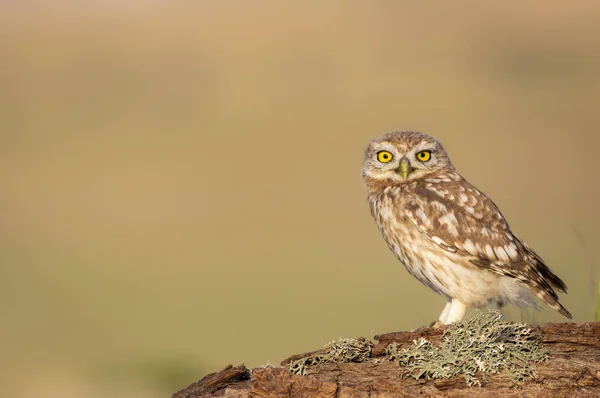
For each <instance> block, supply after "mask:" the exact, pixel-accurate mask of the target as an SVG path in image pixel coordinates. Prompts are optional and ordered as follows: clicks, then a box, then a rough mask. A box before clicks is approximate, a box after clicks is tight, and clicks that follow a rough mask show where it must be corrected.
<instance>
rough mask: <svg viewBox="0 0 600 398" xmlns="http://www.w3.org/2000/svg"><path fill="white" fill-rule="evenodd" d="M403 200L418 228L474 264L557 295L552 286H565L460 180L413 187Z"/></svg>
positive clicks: (563, 288) (483, 198)
mask: <svg viewBox="0 0 600 398" xmlns="http://www.w3.org/2000/svg"><path fill="white" fill-rule="evenodd" d="M415 191H416V192H415V193H416V194H417V195H416V198H415V199H414V200H412V201H410V202H408V203H405V204H404V206H405V210H406V214H407V215H408V218H409V219H410V221H411V222H412V223H413V224H414V225H415V226H416V227H417V229H418V230H419V231H420V232H421V233H423V234H424V235H426V236H427V238H428V239H429V240H431V241H432V242H434V243H435V244H436V245H438V246H439V247H441V248H442V249H444V250H446V251H449V252H453V253H458V254H460V255H461V256H463V257H465V258H467V259H468V261H470V262H471V263H472V264H474V265H477V266H479V267H483V268H486V269H488V270H490V271H492V272H495V273H497V274H500V275H505V276H509V277H512V278H516V279H518V280H519V281H521V282H523V283H525V284H527V285H529V286H532V287H536V288H538V289H542V290H544V291H547V292H548V293H549V294H550V295H551V296H552V297H553V298H554V299H556V298H557V296H556V293H555V292H554V290H553V289H552V288H556V289H558V290H560V291H563V292H566V289H567V288H566V285H565V284H564V283H563V281H562V280H561V279H560V278H559V277H558V276H556V275H555V274H554V273H553V272H552V271H551V270H550V269H549V268H548V267H547V266H546V265H545V264H544V262H543V261H542V259H541V258H540V257H539V256H538V255H537V254H536V253H535V252H534V251H533V250H531V248H529V246H527V244H525V243H524V242H522V241H521V240H520V239H519V238H518V237H517V236H515V234H514V233H513V232H512V231H511V230H510V227H509V225H508V223H507V222H506V220H505V219H504V216H503V215H502V213H501V212H500V210H499V209H498V208H497V207H496V205H495V204H494V203H493V202H492V201H491V200H490V199H489V198H488V197H487V196H485V194H483V193H482V192H480V191H479V190H478V189H477V188H475V187H474V186H472V185H471V184H469V183H468V182H466V181H465V180H462V181H460V182H456V183H454V184H443V186H440V185H434V184H427V185H424V186H421V187H417V188H416V190H415Z"/></svg>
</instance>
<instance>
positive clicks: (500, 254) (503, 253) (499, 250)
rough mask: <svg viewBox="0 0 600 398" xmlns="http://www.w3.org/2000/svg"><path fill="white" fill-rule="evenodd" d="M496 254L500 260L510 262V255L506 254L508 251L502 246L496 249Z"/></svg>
mask: <svg viewBox="0 0 600 398" xmlns="http://www.w3.org/2000/svg"><path fill="white" fill-rule="evenodd" d="M494 252H496V257H498V260H500V261H505V262H508V260H509V259H508V254H506V251H505V250H504V248H503V247H502V246H498V247H496V248H494Z"/></svg>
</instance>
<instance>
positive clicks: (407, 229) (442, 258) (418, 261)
mask: <svg viewBox="0 0 600 398" xmlns="http://www.w3.org/2000/svg"><path fill="white" fill-rule="evenodd" d="M371 199H372V200H371ZM407 202H408V201H407V200H405V198H402V197H400V196H396V197H394V196H390V195H381V196H379V197H376V198H370V203H371V212H372V214H373V217H374V218H375V222H376V224H377V227H378V228H379V231H380V232H381V234H382V235H383V238H384V240H385V241H386V243H387V245H388V247H389V248H390V250H391V251H392V252H393V253H394V255H395V256H396V257H397V258H398V260H400V262H401V263H402V264H403V265H404V266H405V267H406V270H407V271H408V272H409V273H410V274H411V275H412V276H414V277H415V278H416V279H418V280H419V281H420V282H421V283H423V284H424V285H426V286H428V287H430V288H431V289H433V290H434V291H436V292H437V293H439V294H442V295H444V296H446V297H462V296H464V297H462V298H463V299H464V300H465V302H476V301H477V300H478V299H477V297H488V296H490V295H492V294H494V292H487V289H488V288H487V287H486V286H491V282H493V279H494V278H496V276H493V275H492V273H489V272H482V271H481V270H479V269H478V268H477V267H476V266H474V265H473V264H470V263H469V262H468V261H467V260H466V259H465V258H463V257H462V256H461V255H459V254H457V253H453V252H450V251H447V250H444V249H442V248H441V247H440V246H439V245H437V244H435V243H434V242H432V241H431V240H430V239H429V238H428V237H427V236H426V235H425V234H423V233H422V232H421V231H419V229H418V228H417V226H416V225H415V224H414V223H413V222H412V221H411V220H410V218H409V211H408V209H407V208H406V207H405V204H406V203H407ZM467 281H479V282H480V283H477V284H475V285H476V286H478V287H477V289H484V290H486V291H485V292H476V293H477V294H476V295H475V297H476V298H473V297H471V293H475V291H473V290H472V289H470V288H469V289H465V286H466V283H467ZM465 294H466V295H468V296H465Z"/></svg>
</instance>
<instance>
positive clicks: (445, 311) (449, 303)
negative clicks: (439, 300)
mask: <svg viewBox="0 0 600 398" xmlns="http://www.w3.org/2000/svg"><path fill="white" fill-rule="evenodd" d="M451 306H452V299H448V300H447V301H446V306H445V307H444V309H443V310H442V313H441V314H440V317H439V318H438V320H437V321H433V322H431V324H430V325H429V327H430V328H437V327H440V326H442V325H445V324H446V318H447V317H448V312H450V307H451Z"/></svg>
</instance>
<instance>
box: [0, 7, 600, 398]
mask: <svg viewBox="0 0 600 398" xmlns="http://www.w3.org/2000/svg"><path fill="white" fill-rule="evenodd" d="M0 51H1V52H0V54H1V60H0V68H1V69H0V179H1V187H2V191H1V192H2V193H1V196H0V220H1V221H0V234H1V237H0V256H1V257H0V258H1V260H2V261H1V262H0V316H1V321H0V322H1V323H0V353H1V354H0V386H1V387H0V388H1V389H2V391H0V395H2V396H17V397H33V396H35V397H36V398H47V397H104V396H110V397H120V396H127V397H137V396H139V397H160V396H169V394H170V393H172V392H174V391H175V390H177V389H179V388H183V387H185V386H187V384H189V383H190V382H192V381H195V380H197V379H199V378H200V377H202V376H203V375H204V374H206V373H208V372H212V371H216V370H219V369H220V368H221V367H222V366H224V365H226V364H228V363H233V364H240V363H242V362H245V363H246V365H248V366H258V365H261V364H265V363H266V362H267V361H270V362H271V363H278V362H279V361H280V360H282V359H283V358H285V357H286V356H288V355H290V354H293V353H297V352H302V351H308V350H312V349H317V348H320V347H321V346H322V345H323V344H324V343H326V342H327V341H330V340H332V339H336V338H338V337H340V336H343V337H358V336H365V337H372V336H373V335H375V334H377V333H384V332H390V331H397V330H404V329H412V328H416V327H418V326H422V325H425V324H427V323H429V322H430V321H432V320H434V319H435V318H436V317H437V316H438V315H439V312H440V311H441V309H442V307H443V304H444V300H443V299H442V298H441V297H439V296H437V295H435V294H434V293H433V292H431V291H430V290H429V289H427V288H426V287H423V286H422V285H420V284H419V283H418V282H417V281H416V280H415V279H413V278H412V277H410V276H409V275H408V273H407V272H406V271H405V270H404V269H403V267H401V266H400V265H399V263H398V262H397V261H396V259H395V258H394V256H393V255H392V254H391V253H390V252H389V251H388V249H387V247H386V245H385V243H384V242H383V239H382V238H381V237H380V235H379V233H378V231H377V229H376V227H375V225H374V223H373V222H372V220H371V219H370V215H369V210H368V205H367V203H366V200H365V193H364V188H363V185H362V180H361V177H360V168H361V163H362V155H363V150H364V148H365V146H366V144H367V142H368V141H369V140H370V139H372V138H374V137H376V136H378V135H380V134H383V133H385V132H388V131H392V130H400V129H412V130H420V131H423V132H426V133H429V134H431V135H434V136H436V137H437V138H439V139H440V140H441V141H442V142H443V143H444V145H445V146H446V149H447V150H448V151H449V152H450V154H451V156H452V159H453V161H454V163H455V164H456V166H457V168H458V169H459V171H460V172H461V173H462V174H463V175H464V176H466V177H467V178H468V179H469V180H470V181H472V182H473V183H474V184H475V185H477V186H478V187H479V188H480V189H482V190H483V191H484V192H486V193H487V194H489V195H490V196H491V197H492V198H493V199H494V201H495V202H496V203H497V204H498V205H499V207H500V208H501V209H502V210H503V212H504V214H505V215H506V216H507V218H508V219H509V221H510V223H511V225H512V227H513V228H514V229H515V231H517V233H518V234H519V235H520V236H521V237H522V238H523V239H525V240H526V241H527V242H528V243H529V244H530V245H531V246H532V247H534V248H535V249H536V250H537V251H538V252H539V254H540V255H541V256H542V257H543V258H544V259H545V260H546V261H547V263H548V264H549V265H550V266H551V267H552V268H553V269H554V270H555V271H556V272H557V273H558V274H559V275H560V276H561V277H562V278H563V279H564V280H565V282H566V283H567V285H568V286H569V289H570V290H569V294H568V295H567V296H563V299H562V300H563V302H564V304H565V305H566V307H567V308H569V310H571V312H573V314H574V316H575V320H576V321H586V320H591V319H593V314H594V303H595V297H596V294H597V286H598V285H597V282H598V270H597V268H598V262H597V260H596V257H595V256H594V254H593V252H594V250H595V248H596V246H597V242H598V240H599V239H600V233H599V232H598V223H599V218H600V217H599V215H600V214H599V210H598V193H599V184H600V177H599V171H600V159H599V158H598V155H597V153H598V150H597V148H598V145H599V144H600V138H599V136H598V131H597V130H598V126H599V125H600V105H599V101H598V99H599V97H600V4H598V3H597V2H592V1H580V2H566V1H565V2H561V1H545V2H541V1H537V2H536V1H525V2H523V1H506V2H475V1H455V2H441V1H440V2H393V1H378V2H358V1H345V2H333V1H332V2H318V1H307V2H296V3H292V2H276V1H270V2H267V1H265V2H245V1H241V0H239V1H199V2H168V4H167V2H159V1H142V0H138V1H134V0H130V1H126V2H121V3H119V2H116V1H114V2H109V3H101V2H99V1H85V2H74V1H72V2H66V1H63V2H58V3H53V4H52V5H49V4H48V3H45V2H33V1H25V2H20V3H15V4H7V3H2V5H0ZM508 315H509V316H511V317H512V318H513V319H514V320H527V321H534V322H547V321H563V320H564V319H562V318H561V317H560V315H559V314H557V313H555V312H553V311H551V310H546V311H544V312H541V313H534V312H533V311H522V312H521V311H519V310H509V311H508ZM8 394H11V395H8Z"/></svg>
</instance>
